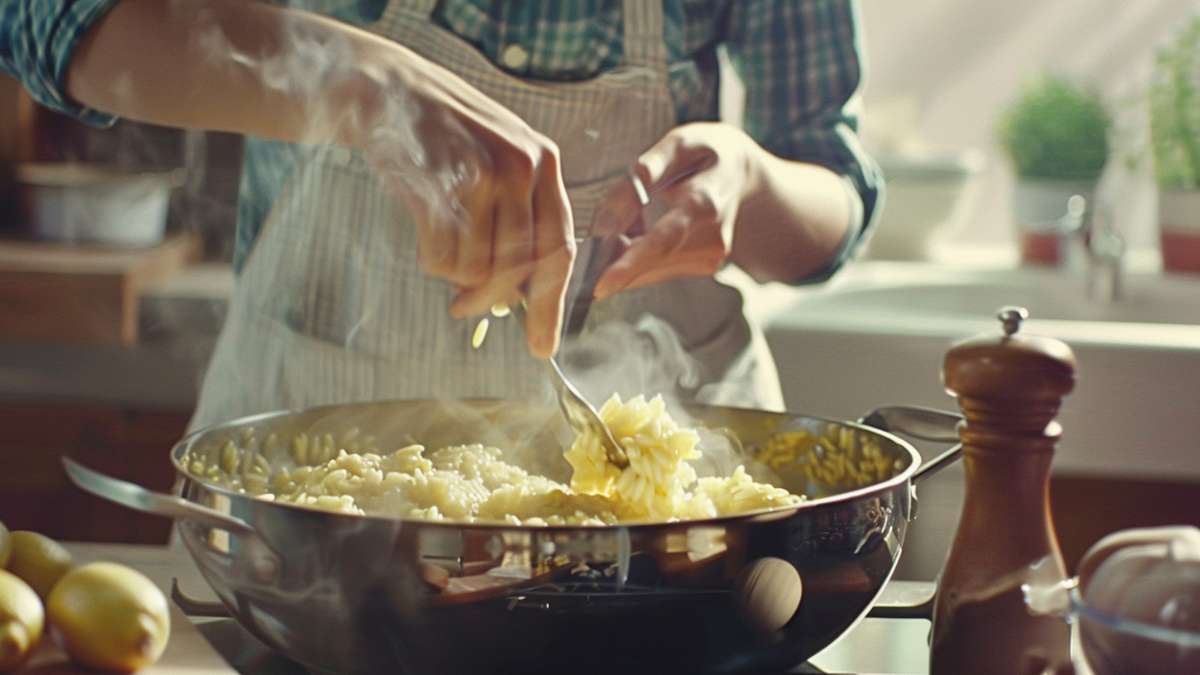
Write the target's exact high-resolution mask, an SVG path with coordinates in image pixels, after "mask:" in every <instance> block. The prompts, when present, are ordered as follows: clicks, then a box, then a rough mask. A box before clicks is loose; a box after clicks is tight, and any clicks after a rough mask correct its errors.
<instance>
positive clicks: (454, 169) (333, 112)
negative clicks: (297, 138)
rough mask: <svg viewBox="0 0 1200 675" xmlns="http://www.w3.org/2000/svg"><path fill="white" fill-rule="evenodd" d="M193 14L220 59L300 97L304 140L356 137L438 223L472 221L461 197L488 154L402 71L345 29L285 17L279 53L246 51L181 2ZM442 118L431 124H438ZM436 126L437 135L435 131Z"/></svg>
mask: <svg viewBox="0 0 1200 675" xmlns="http://www.w3.org/2000/svg"><path fill="white" fill-rule="evenodd" d="M172 1H173V4H174V5H175V7H176V8H177V9H179V8H181V7H186V11H188V12H189V13H192V14H193V16H194V25H195V29H194V31H193V35H194V36H195V37H194V39H195V41H196V44H197V45H198V46H199V47H200V49H201V51H202V53H204V54H206V55H208V56H209V57H210V58H211V59H212V60H213V61H214V62H215V63H217V64H227V65H229V66H230V67H231V68H236V69H239V70H241V71H243V72H244V73H248V74H250V75H251V76H253V77H254V78H255V79H256V80H258V81H259V82H261V83H262V84H263V85H264V86H265V87H266V88H267V89H268V90H270V91H274V92H278V93H280V94H284V95H285V96H287V97H288V98H290V99H292V100H294V101H296V102H297V104H298V105H299V106H301V109H302V110H303V111H304V113H305V125H306V128H305V130H304V132H303V134H302V135H303V138H302V139H301V142H302V143H308V144H313V145H325V144H329V143H331V142H339V141H340V142H345V141H347V140H348V139H355V141H356V143H355V144H356V145H358V146H360V147H362V148H364V151H363V152H364V159H365V160H366V161H367V163H368V164H370V166H371V167H372V168H373V169H374V171H375V172H376V174H377V175H378V177H379V178H380V179H382V180H383V182H384V184H385V185H387V186H388V187H389V188H390V189H391V190H393V191H394V192H395V193H396V194H397V196H399V197H400V198H401V199H403V200H404V202H405V205H406V206H407V207H408V208H410V209H412V210H416V211H418V212H419V213H420V214H421V215H422V216H424V217H425V218H426V219H427V220H429V221H431V222H435V223H438V224H441V225H444V226H451V225H452V226H458V227H466V226H467V225H468V223H469V221H468V220H467V219H468V217H469V216H468V213H467V211H466V209H465V208H464V207H463V204H462V201H461V197H462V195H463V194H464V193H465V191H466V190H467V189H469V188H470V187H471V186H472V185H474V184H475V183H476V182H477V181H478V180H479V177H480V175H481V171H480V164H481V163H485V162H486V161H487V160H486V153H485V152H484V151H483V150H482V149H481V148H480V147H479V145H478V143H476V141H475V140H474V137H473V136H472V135H471V134H470V133H469V132H468V131H467V130H466V129H465V128H464V127H463V126H462V125H461V124H460V123H458V122H457V120H456V119H454V118H453V117H452V116H450V115H449V114H447V113H445V112H442V111H439V110H431V109H426V108H422V107H421V106H419V105H418V103H417V101H415V100H414V99H413V98H412V97H411V96H409V95H407V93H406V92H405V88H404V86H403V85H401V84H400V83H398V82H397V75H396V74H395V73H392V72H388V71H387V70H386V69H385V68H384V67H381V66H380V65H378V64H376V63H372V62H371V61H369V60H365V59H363V58H362V55H361V54H360V53H358V51H357V50H356V48H355V46H354V45H353V44H351V42H350V40H349V39H348V38H347V37H346V36H345V35H343V34H340V33H337V32H334V31H327V30H322V29H321V27H320V25H315V24H313V23H311V22H309V21H305V20H301V19H300V18H299V16H302V15H297V16H293V15H284V21H283V26H282V28H281V31H282V34H281V35H280V36H279V37H278V38H277V40H276V42H275V44H277V45H279V47H278V49H277V50H276V51H275V52H273V53H257V54H255V53H251V52H249V51H247V50H244V49H240V48H239V47H238V46H237V45H235V44H234V43H233V42H232V41H231V40H230V38H229V36H228V34H227V32H226V31H225V30H224V29H223V28H222V26H221V25H220V24H219V22H218V20H217V18H216V16H215V15H214V12H213V11H212V10H211V9H209V8H206V7H204V6H203V5H202V4H200V5H198V4H197V3H195V2H194V1H193V0H172ZM355 92H357V93H362V92H368V94H367V98H369V100H370V101H371V105H370V106H368V107H364V108H355V107H352V106H344V105H341V103H342V102H343V99H344V97H345V96H347V95H350V94H351V93H355ZM435 118H436V125H435V124H431V123H432V122H434V121H435ZM432 128H436V129H437V130H438V131H439V132H440V133H439V135H438V136H437V137H436V138H433V137H431V136H430V135H429V133H428V132H429V131H430V130H431V129H432Z"/></svg>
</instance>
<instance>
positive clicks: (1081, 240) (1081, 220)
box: [1057, 195, 1125, 302]
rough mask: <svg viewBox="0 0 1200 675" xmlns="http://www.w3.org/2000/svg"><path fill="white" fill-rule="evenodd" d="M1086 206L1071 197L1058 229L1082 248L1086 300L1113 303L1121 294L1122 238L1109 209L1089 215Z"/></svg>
mask: <svg viewBox="0 0 1200 675" xmlns="http://www.w3.org/2000/svg"><path fill="white" fill-rule="evenodd" d="M1089 206H1090V205H1089V204H1088V203H1087V200H1086V199H1085V198H1084V197H1083V195H1072V196H1071V198H1070V199H1068V200H1067V212H1066V213H1065V214H1063V216H1062V217H1061V218H1060V219H1059V221H1058V227H1057V229H1058V232H1059V233H1060V235H1065V237H1064V238H1066V237H1069V238H1070V239H1072V240H1074V241H1077V242H1078V244H1077V246H1080V247H1082V249H1083V253H1084V257H1085V265H1084V275H1085V278H1086V283H1087V294H1088V297H1089V298H1092V299H1100V300H1103V301H1105V302H1115V301H1117V300H1120V299H1121V295H1122V284H1121V272H1122V270H1121V267H1122V264H1123V262H1124V258H1125V239H1124V238H1122V237H1121V235H1120V233H1118V232H1117V231H1116V228H1115V227H1113V224H1112V218H1111V210H1110V209H1107V208H1105V209H1100V210H1097V211H1096V212H1095V213H1088V207H1089Z"/></svg>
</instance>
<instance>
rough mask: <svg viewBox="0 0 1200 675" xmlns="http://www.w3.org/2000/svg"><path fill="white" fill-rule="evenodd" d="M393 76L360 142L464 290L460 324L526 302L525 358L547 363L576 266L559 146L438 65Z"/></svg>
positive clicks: (444, 273)
mask: <svg viewBox="0 0 1200 675" xmlns="http://www.w3.org/2000/svg"><path fill="white" fill-rule="evenodd" d="M414 64H415V65H414ZM397 72H399V73H401V76H400V77H401V81H399V82H394V81H393V80H391V79H386V78H385V79H381V80H379V81H378V82H376V83H374V85H373V86H371V87H368V88H367V89H366V91H367V92H368V94H369V95H368V99H367V105H366V106H365V107H364V108H363V109H364V111H365V112H364V114H363V115H362V116H361V117H360V118H358V119H361V120H363V122H360V124H362V125H363V129H362V131H359V132H357V133H355V134H353V135H356V136H358V137H360V138H361V141H360V143H359V144H360V146H361V147H362V148H363V149H364V151H365V152H366V153H367V156H368V159H369V161H371V163H372V164H373V165H375V167H376V169H377V170H378V171H379V172H380V173H381V175H383V176H384V177H385V180H387V181H388V182H389V184H390V185H391V186H392V187H393V189H394V190H395V191H396V193H397V194H398V195H399V196H400V198H401V199H402V201H403V202H404V203H405V205H406V206H407V207H408V209H409V210H410V211H411V212H412V213H413V214H414V215H415V217H416V220H417V228H418V240H419V251H418V256H419V260H420V263H421V265H422V267H423V269H424V270H425V271H426V272H428V273H429V274H430V275H432V276H435V277H438V278H441V279H445V280H446V281H448V282H449V283H451V284H453V285H454V286H455V287H456V288H458V289H459V291H460V292H459V295H458V297H457V298H456V299H455V300H454V302H453V303H452V305H451V306H450V313H451V314H452V315H454V316H456V317H466V316H470V315H475V314H481V313H484V312H486V311H487V310H488V309H489V308H490V307H491V306H492V305H494V304H496V303H512V302H515V301H517V300H518V299H520V298H522V297H524V298H525V300H526V304H527V312H526V334H527V336H528V340H529V347H530V351H531V352H533V353H534V354H535V355H537V356H540V357H543V358H548V357H550V356H552V355H553V354H554V353H555V351H556V350H557V348H558V340H559V334H560V332H561V326H562V320H563V299H564V294H565V292H566V287H567V281H568V279H569V278H570V275H571V268H572V265H573V263H574V259H575V238H574V227H573V223H572V217H571V210H570V206H569V204H568V201H567V194H566V189H565V188H564V186H563V180H562V174H561V169H560V163H559V155H558V148H557V146H556V145H555V144H554V142H553V141H551V140H550V139H548V138H546V137H545V136H543V135H541V134H539V133H538V132H536V131H534V130H533V129H532V128H530V127H529V125H528V124H526V123H525V122H524V121H523V120H522V119H521V118H519V117H518V116H517V115H515V114H514V113H512V112H511V111H509V110H508V109H506V108H505V107H504V106H502V105H500V104H498V103H496V102H495V101H493V100H491V99H490V98H488V97H487V96H485V95H484V94H482V93H481V92H479V91H478V90H476V89H474V88H473V87H471V86H470V85H468V84H467V83H466V82H464V81H463V80H461V79H459V78H458V77H456V76H455V75H453V74H452V73H450V72H449V71H447V70H445V69H443V68H441V67H440V66H437V65H436V64H433V63H431V62H428V61H424V60H420V61H414V62H413V63H409V64H407V65H406V67H405V68H402V69H398V70H397Z"/></svg>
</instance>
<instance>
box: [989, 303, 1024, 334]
mask: <svg viewBox="0 0 1200 675" xmlns="http://www.w3.org/2000/svg"><path fill="white" fill-rule="evenodd" d="M996 318H997V319H1000V324H1001V326H1003V328H1004V334H1005V335H1014V334H1015V333H1016V332H1017V331H1019V330H1021V322H1022V321H1024V320H1025V319H1028V318H1029V310H1027V309H1025V308H1024V307H1016V306H1014V305H1008V306H1007V307H1001V308H1000V311H999V312H996Z"/></svg>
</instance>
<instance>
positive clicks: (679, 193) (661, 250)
mask: <svg viewBox="0 0 1200 675" xmlns="http://www.w3.org/2000/svg"><path fill="white" fill-rule="evenodd" d="M762 153H763V150H762V149H761V148H760V147H759V146H758V144H756V143H755V142H754V141H753V140H752V139H751V138H750V137H749V136H747V135H746V134H745V132H743V131H742V130H740V129H738V128H737V127H734V126H731V125H728V124H722V123H717V122H699V123H693V124H686V125H684V126H680V127H676V128H675V129H673V130H671V131H670V132H668V133H667V135H666V136H664V137H663V138H662V139H661V140H659V141H658V143H656V144H655V145H654V146H653V147H652V148H650V149H649V150H647V151H646V152H645V153H644V154H642V156H641V157H639V158H638V160H637V162H636V163H635V164H634V166H633V174H634V175H635V176H637V178H638V179H639V180H640V181H641V183H642V185H643V186H645V189H646V192H647V193H648V196H649V197H650V199H651V200H655V199H661V200H663V201H664V202H665V204H666V205H667V207H668V208H667V211H666V213H665V214H664V215H663V216H662V217H661V218H659V219H658V221H657V222H655V223H653V224H650V225H648V226H647V225H646V224H644V223H643V222H642V209H643V207H644V204H643V203H642V201H641V198H640V196H639V194H638V189H637V187H636V186H635V184H634V182H633V181H632V180H626V181H622V182H621V183H620V184H618V185H617V186H616V187H614V188H613V189H612V191H611V192H610V193H609V194H608V195H607V198H606V200H605V202H604V204H603V206H601V208H600V209H599V210H598V211H597V214H596V217H595V222H594V223H593V226H592V227H593V231H594V233H595V235H596V236H612V235H621V236H622V238H623V240H624V241H626V249H625V251H624V252H623V253H622V254H621V255H620V256H619V257H618V258H617V259H616V260H615V261H614V262H613V263H612V264H611V265H610V266H609V267H608V269H607V270H606V271H605V272H604V274H603V275H602V276H601V277H600V280H599V281H598V282H597V284H596V291H595V295H596V297H597V298H600V299H602V298H606V297H608V296H611V295H613V294H616V293H619V292H621V291H623V290H627V289H632V288H638V287H641V286H648V285H650V284H656V283H661V282H664V281H669V280H671V279H677V278H681V277H704V276H711V275H713V274H715V273H716V272H717V271H718V270H719V269H720V268H721V265H722V264H724V262H725V260H726V259H727V258H728V257H729V255H730V252H731V250H732V246H733V230H734V223H735V222H736V221H737V216H738V210H739V208H741V206H742V204H743V203H744V202H745V200H746V199H748V198H749V197H750V195H752V194H753V192H754V190H755V188H756V187H757V183H758V178H757V176H758V169H759V166H760V164H761V157H762Z"/></svg>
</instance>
